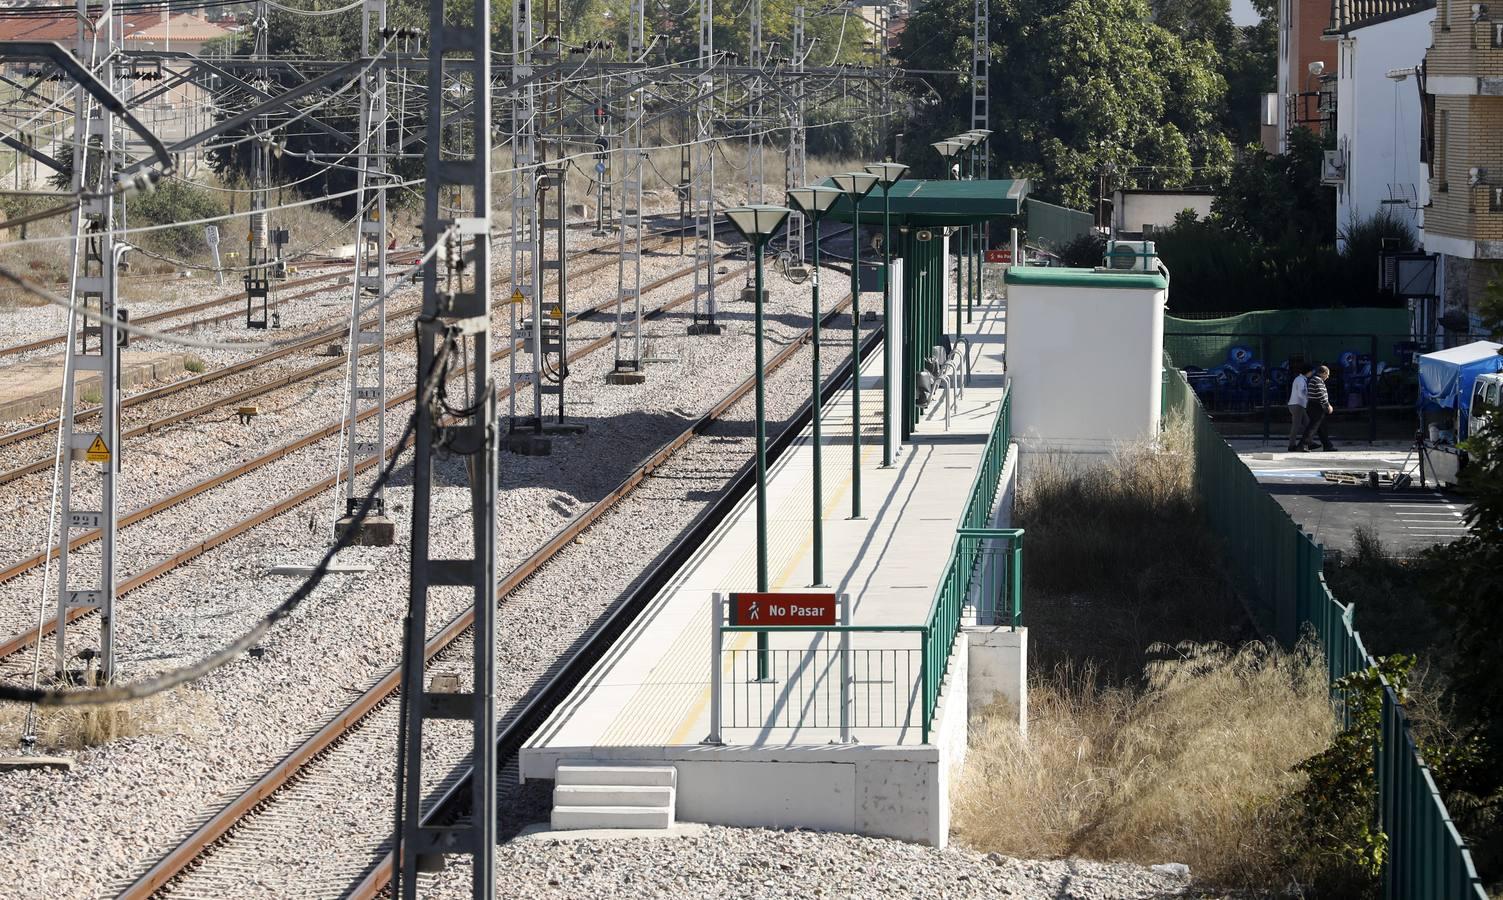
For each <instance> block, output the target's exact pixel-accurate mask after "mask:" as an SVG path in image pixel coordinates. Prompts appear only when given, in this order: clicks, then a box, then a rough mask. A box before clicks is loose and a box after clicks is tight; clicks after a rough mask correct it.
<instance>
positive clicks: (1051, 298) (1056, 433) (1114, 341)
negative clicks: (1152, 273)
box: [1007, 284, 1167, 453]
mask: <svg viewBox="0 0 1503 900" xmlns="http://www.w3.org/2000/svg"><path fill="white" fill-rule="evenodd" d="M1166 297H1167V292H1166V291H1163V290H1157V291H1154V290H1147V289H1137V288H1094V287H1061V286H1045V285H1025V284H1010V285H1008V297H1007V306H1008V308H1007V370H1008V373H1009V376H1010V377H1011V379H1012V429H1013V438H1014V440H1016V441H1017V442H1018V443H1019V444H1020V445H1021V446H1022V449H1023V450H1024V451H1025V452H1034V451H1039V450H1045V449H1050V450H1059V451H1063V452H1066V453H1106V452H1109V451H1111V450H1112V449H1113V448H1114V447H1116V446H1118V445H1119V444H1121V443H1123V442H1132V441H1137V440H1141V439H1143V438H1145V437H1148V436H1151V435H1154V434H1157V432H1158V427H1159V406H1160V368H1161V366H1162V357H1163V346H1164V302H1165V300H1166Z"/></svg>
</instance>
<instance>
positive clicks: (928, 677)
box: [923, 390, 1023, 743]
mask: <svg viewBox="0 0 1503 900" xmlns="http://www.w3.org/2000/svg"><path fill="white" fill-rule="evenodd" d="M1011 443H1012V391H1011V390H1008V391H1007V392H1005V393H1004V394H1003V395H1002V403H1001V405H1000V406H999V407H998V409H997V418H996V419H995V420H994V421H993V423H992V431H991V434H990V435H988V436H987V441H986V450H985V452H984V453H983V454H982V457H981V467H980V468H979V469H978V470H977V472H976V478H975V480H974V481H973V482H972V483H971V492H970V495H969V497H968V498H967V500H966V507H965V515H964V516H963V517H962V518H961V520H960V528H959V530H958V531H957V532H956V534H955V541H954V543H952V544H951V547H950V559H949V563H948V564H947V565H946V566H945V574H944V576H943V577H942V578H941V579H940V583H939V586H938V589H937V590H936V591H935V595H934V603H933V605H932V606H931V607H930V608H929V617H928V619H927V620H925V622H924V634H923V679H924V742H925V743H928V741H929V728H930V726H931V725H932V724H933V722H934V713H935V711H936V710H937V709H938V707H939V694H940V689H941V688H942V687H943V686H944V683H945V675H946V673H947V672H948V670H949V665H950V653H951V651H952V649H953V648H954V646H955V637H956V635H958V634H959V633H960V626H961V625H962V624H963V622H964V620H965V612H966V609H967V608H968V607H969V608H970V609H972V610H973V611H974V614H975V615H976V619H977V621H981V622H983V623H985V615H986V612H987V611H988V610H991V611H993V613H994V614H995V613H996V612H1004V613H1005V615H1006V619H1007V622H1006V624H1009V625H1011V626H1012V627H1013V628H1016V627H1018V626H1019V625H1021V624H1022V619H1023V598H1022V585H1023V530H1022V529H1020V528H989V527H987V526H989V525H990V524H991V520H992V508H993V506H994V505H995V504H996V501H997V489H998V487H1000V486H1001V483H1002V470H1003V468H1004V465H1005V463H1006V462H1007V451H1008V446H1009V445H1010V444H1011ZM999 543H1000V544H1001V545H1002V546H1001V547H1000V548H999V547H997V546H996V545H997V544H999ZM994 554H1002V555H1004V556H1003V558H1004V559H1005V560H1006V561H1005V563H1004V565H1005V574H1004V575H1003V577H1000V578H994V577H989V573H991V572H993V571H994V569H993V567H992V566H991V565H990V562H991V561H992V560H994V559H995V558H996V556H995V555H994Z"/></svg>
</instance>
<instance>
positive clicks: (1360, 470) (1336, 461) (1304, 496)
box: [1232, 439, 1466, 555]
mask: <svg viewBox="0 0 1503 900" xmlns="http://www.w3.org/2000/svg"><path fill="white" fill-rule="evenodd" d="M1260 444H1261V441H1238V440H1235V439H1234V440H1233V441H1232V446H1233V447H1235V448H1237V451H1238V453H1239V454H1240V455H1241V457H1242V460H1243V461H1244V462H1246V463H1247V465H1248V468H1250V469H1252V471H1253V474H1254V475H1256V476H1257V478H1258V481H1259V482H1261V483H1262V484H1263V486H1264V487H1265V488H1267V490H1268V492H1269V493H1270V494H1272V495H1273V496H1274V497H1275V498H1276V499H1277V500H1278V501H1279V504H1280V505H1282V506H1283V507H1284V509H1286V510H1288V511H1289V514H1290V515H1291V516H1293V517H1294V520H1295V521H1296V522H1299V523H1300V524H1301V525H1303V526H1304V527H1305V529H1306V530H1307V531H1311V532H1313V533H1314V535H1315V539H1316V540H1317V541H1319V542H1320V543H1322V544H1324V545H1325V546H1326V547H1327V548H1328V549H1337V550H1350V549H1351V548H1352V543H1353V541H1352V534H1353V531H1354V529H1355V528H1356V527H1357V526H1359V525H1361V526H1365V527H1366V528H1368V529H1369V530H1371V531H1372V532H1373V533H1375V534H1377V535H1378V538H1379V539H1380V540H1381V541H1382V542H1383V546H1384V548H1385V549H1387V550H1388V552H1390V553H1397V554H1400V555H1408V554H1412V553H1414V552H1416V551H1419V550H1421V549H1423V548H1425V547H1428V546H1431V545H1433V544H1444V543H1449V542H1450V541H1453V540H1455V539H1456V538H1459V537H1461V536H1462V535H1464V534H1465V533H1466V526H1465V524H1464V523H1463V522H1462V519H1461V517H1462V514H1463V513H1464V512H1465V510H1466V500H1465V499H1464V498H1462V497H1460V496H1459V495H1457V494H1454V493H1451V492H1448V491H1439V490H1436V489H1435V488H1433V487H1430V488H1425V489H1420V488H1417V487H1414V488H1409V489H1407V490H1394V488H1393V486H1392V484H1391V476H1392V475H1393V474H1395V473H1398V472H1401V471H1408V472H1409V473H1411V475H1415V469H1416V465H1417V464H1416V461H1415V460H1414V459H1413V458H1412V457H1410V456H1409V446H1408V445H1407V444H1388V445H1385V444H1376V445H1366V444H1364V445H1363V449H1360V450H1355V449H1354V450H1348V449H1345V448H1342V449H1339V450H1337V451H1336V452H1334V453H1285V452H1283V449H1282V448H1280V449H1279V450H1278V451H1276V452H1275V451H1270V450H1266V449H1261V448H1260V446H1259V445H1260ZM1369 447H1370V448H1369ZM1370 472H1378V473H1379V477H1380V486H1379V487H1377V488H1374V487H1372V486H1371V485H1370V484H1369V483H1368V482H1367V478H1368V477H1369V476H1368V473H1370ZM1415 477H1416V478H1417V475H1416V476H1415ZM1351 482H1355V483H1351Z"/></svg>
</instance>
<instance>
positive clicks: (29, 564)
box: [0, 267, 744, 660]
mask: <svg viewBox="0 0 1503 900" xmlns="http://www.w3.org/2000/svg"><path fill="white" fill-rule="evenodd" d="M692 271H693V269H692V267H690V268H689V269H687V270H680V271H678V272H675V273H670V274H669V275H667V276H664V277H663V278H660V279H658V280H657V281H656V282H653V283H650V284H648V285H645V286H644V287H643V290H644V291H649V290H655V289H657V288H659V287H662V286H663V285H665V284H668V283H670V282H672V281H675V280H677V279H679V278H682V277H684V275H685V273H686V272H692ZM742 274H744V270H739V269H738V270H736V271H732V272H728V273H726V274H725V275H722V276H721V277H720V278H719V279H718V281H717V283H723V282H726V281H729V280H730V279H732V278H735V277H737V276H740V275H742ZM693 298H694V293H693V291H692V290H691V291H689V292H687V293H684V294H681V295H679V296H677V297H676V298H674V299H673V300H670V301H669V302H667V303H665V304H663V305H662V306H660V307H659V308H657V309H656V310H653V311H652V313H650V314H649V315H651V316H656V315H661V314H662V313H664V312H667V311H668V310H670V309H674V308H677V307H679V306H682V305H683V304H685V303H688V302H689V301H690V300H692V299H693ZM615 304H616V301H615V300H608V301H605V302H603V303H600V304H597V305H596V306H594V307H591V308H589V309H588V310H583V311H581V312H579V313H575V314H574V315H573V316H572V317H571V319H572V320H574V321H577V320H578V319H580V318H583V317H585V316H589V315H593V314H596V313H598V312H600V311H602V310H604V309H605V308H608V307H614V306H615ZM614 334H615V333H614V331H612V332H610V333H609V334H608V335H607V338H601V339H597V340H596V341H593V342H591V343H590V344H589V345H588V346H587V347H586V348H584V350H582V351H580V352H579V353H575V354H570V362H573V361H574V360H576V359H581V358H583V356H584V355H587V353H593V352H595V351H596V350H598V349H600V346H601V341H603V340H607V339H609V338H613V337H614ZM522 346H523V342H522V341H518V342H516V343H515V344H513V345H512V346H509V347H502V348H501V349H499V350H497V351H495V352H494V353H493V354H492V355H491V358H492V359H501V358H504V357H505V356H506V355H507V354H509V353H512V352H514V351H515V350H518V349H521V347H522ZM510 390H511V389H510V388H509V387H508V388H506V389H505V390H504V391H503V392H502V396H507V395H508V394H509V392H510ZM416 395H417V390H416V388H413V389H411V390H407V391H404V392H403V393H402V394H400V395H398V396H396V397H394V398H392V399H390V400H388V401H387V404H386V407H385V408H386V409H387V410H391V409H393V408H395V407H397V406H400V405H402V404H404V403H410V402H411V401H412V400H413V399H414V398H415V397H416ZM375 414H376V410H375V409H374V408H372V409H368V410H365V411H364V412H362V413H361V414H360V415H359V416H358V417H357V421H363V420H364V419H365V418H367V417H369V416H373V415H375ZM343 427H344V423H343V421H342V420H341V421H340V422H335V423H332V424H330V425H327V426H325V427H324V428H321V429H319V430H318V431H315V432H312V433H311V434H308V435H305V436H303V437H301V438H299V439H297V440H296V441H293V442H291V443H288V444H283V445H282V446H280V447H277V448H275V449H273V450H271V451H268V452H267V453H264V454H262V455H260V456H258V457H256V458H255V459H252V460H247V461H246V462H244V463H241V464H240V465H238V466H236V467H235V468H233V469H230V470H228V471H225V472H222V473H220V474H218V475H214V476H211V477H209V478H206V479H204V480H203V481H200V482H199V483H197V484H195V485H193V486H192V487H189V488H187V489H185V490H183V491H179V492H178V493H175V494H173V495H171V496H169V497H164V498H163V499H161V500H158V501H156V502H155V503H152V504H149V505H147V506H144V507H142V508H140V509H137V510H134V511H132V512H130V513H128V514H126V515H124V516H122V517H121V518H120V520H119V524H120V527H122V528H124V527H128V526H130V525H134V524H137V523H139V522H141V521H143V520H145V519H147V518H150V517H151V516H154V515H156V514H157V513H160V512H163V511H164V510H166V509H169V508H171V507H173V506H176V505H178V504H180V503H182V502H185V501H187V500H189V499H191V498H193V497H196V496H198V495H200V494H203V493H205V492H207V491H210V490H213V489H214V488H217V487H221V486H223V485H224V484H227V483H228V482H230V481H233V480H235V479H237V478H240V477H242V476H244V475H247V474H249V473H251V472H253V471H255V470H257V469H260V468H262V467H264V466H266V465H268V464H270V463H273V462H276V461H277V460H280V459H282V458H284V457H286V456H288V455H290V454H292V453H295V452H297V451H298V450H302V449H304V448H306V447H308V446H310V445H312V444H315V443H318V442H319V441H322V440H325V439H327V438H329V437H332V436H333V435H334V434H336V433H338V432H339V431H340V430H341V429H342V428H343ZM389 449H390V448H387V450H389ZM385 455H386V451H383V453H382V454H380V455H371V456H368V457H366V458H365V459H363V460H361V461H360V462H359V463H357V464H356V470H357V471H362V472H363V471H365V470H366V469H367V468H369V467H370V466H373V465H375V464H376V462H377V460H378V459H382V458H385ZM337 482H338V476H334V475H330V476H326V477H325V478H324V479H322V480H320V481H319V482H317V483H315V484H314V485H312V486H310V487H308V488H306V489H304V490H302V491H299V492H298V493H296V494H294V495H292V496H291V497H288V498H285V499H283V500H281V501H278V502H277V503H274V504H272V505H271V506H269V507H267V508H266V509H263V510H262V511H261V512H259V513H256V514H255V515H254V516H251V517H250V518H248V519H243V520H241V521H240V522H238V523H236V524H234V525H231V526H228V527H226V528H224V529H221V530H220V531H218V532H216V533H215V534H213V535H211V536H210V537H208V538H205V539H204V540H203V541H200V542H199V543H197V544H193V545H191V546H189V547H187V548H185V549H183V550H180V551H178V552H177V553H175V554H173V555H171V556H169V557H167V558H166V559H164V560H162V561H161V562H159V563H157V564H156V565H154V566H152V567H150V568H148V569H146V570H145V571H143V572H140V573H138V574H136V575H133V576H131V577H130V578H127V579H125V580H123V581H121V582H120V583H119V586H118V588H117V592H116V595H117V596H124V595H125V594H128V593H130V592H131V591H133V590H135V589H136V588H139V587H141V586H142V585H144V584H146V583H148V582H150V581H152V580H155V579H156V578H160V577H161V576H162V575H165V574H166V573H167V572H170V571H171V570H172V569H174V568H177V567H178V566H180V565H183V564H184V563H187V562H189V561H191V560H193V559H195V558H197V557H198V556H201V555H203V554H204V553H207V552H208V551H209V550H212V549H214V548H215V547H218V546H220V545H221V544H224V543H225V542H227V541H230V540H233V539H234V538H236V537H239V536H240V535H242V534H244V533H245V532H247V531H249V530H250V529H251V528H254V527H255V526H257V525H261V524H263V523H265V522H267V521H269V520H270V519H272V518H275V517H276V516H278V515H281V514H282V513H284V512H286V511H288V510H290V509H293V508H294V507H297V506H300V505H302V504H303V503H305V502H307V500H309V499H310V498H312V497H316V496H317V495H318V494H319V493H322V492H323V491H325V490H327V489H328V488H329V487H331V486H333V485H334V484H336V483H337ZM98 539H99V530H98V529H93V530H90V531H87V532H84V533H83V534H81V535H79V536H78V537H76V538H74V539H73V540H72V541H71V542H70V543H69V550H70V551H71V550H76V549H77V548H79V547H81V546H84V545H85V544H88V543H90V542H92V541H96V540H98ZM50 552H51V553H52V554H53V555H54V556H55V555H56V552H57V551H56V550H52V551H50ZM45 556H46V554H42V553H38V554H36V555H35V556H33V557H31V558H29V559H26V560H23V561H21V562H19V563H17V564H15V565H13V566H11V567H9V568H7V569H5V570H3V571H0V584H3V583H5V582H6V581H9V580H11V579H14V578H16V577H18V576H20V575H21V574H23V573H25V572H27V571H29V570H31V569H34V568H36V567H37V566H39V565H42V563H43V562H45V559H44V557H45ZM93 612H94V610H92V609H87V608H82V607H76V608H74V609H71V610H69V611H68V613H67V614H66V615H65V617H64V618H65V621H66V622H68V623H72V622H74V621H77V620H78V619H80V618H83V617H84V616H87V615H90V614H92V613H93ZM56 627H57V623H56V620H55V619H49V620H48V621H46V622H44V623H43V625H42V627H41V628H40V629H37V628H32V629H29V630H28V631H26V632H23V633H22V634H19V635H16V636H14V637H11V638H9V639H7V640H6V641H4V642H3V643H0V660H3V659H5V658H7V657H9V656H12V655H14V654H16V653H19V652H21V651H22V650H25V649H26V648H27V647H29V646H31V645H32V643H34V642H35V641H37V640H40V639H42V638H45V637H47V636H48V635H50V634H51V633H52V632H53V631H54V630H55V629H56Z"/></svg>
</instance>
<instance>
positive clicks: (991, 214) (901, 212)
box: [820, 178, 1028, 228]
mask: <svg viewBox="0 0 1503 900" xmlns="http://www.w3.org/2000/svg"><path fill="white" fill-rule="evenodd" d="M820 184H822V185H824V186H825V187H834V186H835V184H834V182H833V181H831V180H830V179H828V178H826V179H825V180H824V181H822V182H820ZM1027 197H1028V179H1026V178H1020V179H1011V178H997V179H992V180H989V181H920V180H909V179H904V180H902V181H899V182H898V183H897V184H895V185H893V186H892V224H894V225H910V226H914V227H917V228H930V227H938V226H943V225H974V224H976V223H977V222H984V221H986V220H988V219H995V218H999V217H1001V216H1016V215H1018V214H1019V213H1021V212H1022V210H1023V201H1024V200H1025V199H1027ZM882 205H883V199H882V188H881V187H880V186H878V187H875V188H873V189H872V192H871V193H870V194H867V195H866V199H864V200H862V201H861V221H862V222H863V223H865V224H871V225H880V224H882ZM830 217H831V218H833V219H836V220H838V221H841V222H849V221H851V202H850V200H849V199H847V198H845V197H842V198H840V200H838V201H836V203H835V206H834V208H833V209H831V210H830Z"/></svg>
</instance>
